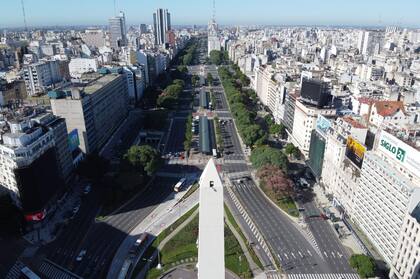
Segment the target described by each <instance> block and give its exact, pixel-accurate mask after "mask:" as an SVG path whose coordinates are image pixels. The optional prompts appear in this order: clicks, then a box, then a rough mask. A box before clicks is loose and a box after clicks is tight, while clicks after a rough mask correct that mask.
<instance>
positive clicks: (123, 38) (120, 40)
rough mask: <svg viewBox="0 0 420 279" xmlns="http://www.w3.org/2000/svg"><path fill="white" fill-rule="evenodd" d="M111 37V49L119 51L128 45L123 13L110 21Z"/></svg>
mask: <svg viewBox="0 0 420 279" xmlns="http://www.w3.org/2000/svg"><path fill="white" fill-rule="evenodd" d="M109 35H110V36H109V37H110V45H111V48H113V49H119V48H120V47H122V46H126V45H127V28H126V25H125V15H124V13H123V12H120V14H119V15H118V16H114V17H111V18H110V19H109Z"/></svg>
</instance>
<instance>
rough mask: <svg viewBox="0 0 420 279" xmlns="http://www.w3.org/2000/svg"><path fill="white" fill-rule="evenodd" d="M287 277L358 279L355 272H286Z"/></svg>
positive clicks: (293, 278) (289, 278) (297, 278)
mask: <svg viewBox="0 0 420 279" xmlns="http://www.w3.org/2000/svg"><path fill="white" fill-rule="evenodd" d="M287 278H288V279H360V277H359V276H358V275H357V274H355V273H327V274H288V275H287Z"/></svg>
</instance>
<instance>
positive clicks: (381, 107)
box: [374, 101, 404, 116]
mask: <svg viewBox="0 0 420 279" xmlns="http://www.w3.org/2000/svg"><path fill="white" fill-rule="evenodd" d="M374 106H375V107H376V111H377V113H378V114H379V115H382V116H391V115H394V114H395V113H396V112H398V111H400V110H401V111H402V112H403V113H404V103H403V102H401V101H376V102H375V104H374Z"/></svg>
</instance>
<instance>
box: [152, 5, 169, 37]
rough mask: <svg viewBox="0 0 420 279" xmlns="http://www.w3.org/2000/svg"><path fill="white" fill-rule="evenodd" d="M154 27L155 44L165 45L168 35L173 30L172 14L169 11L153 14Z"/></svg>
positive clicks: (157, 11) (160, 10)
mask: <svg viewBox="0 0 420 279" xmlns="http://www.w3.org/2000/svg"><path fill="white" fill-rule="evenodd" d="M153 27H154V35H155V44H156V45H163V44H165V43H167V36H166V33H167V32H168V31H169V30H171V14H170V13H169V12H168V10H167V9H157V10H156V12H155V13H153Z"/></svg>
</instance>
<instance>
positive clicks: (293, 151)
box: [284, 143, 300, 158]
mask: <svg viewBox="0 0 420 279" xmlns="http://www.w3.org/2000/svg"><path fill="white" fill-rule="evenodd" d="M284 153H286V155H288V156H294V157H295V158H299V156H300V150H299V148H297V147H296V146H294V145H293V144H292V143H288V144H286V146H285V147H284Z"/></svg>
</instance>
